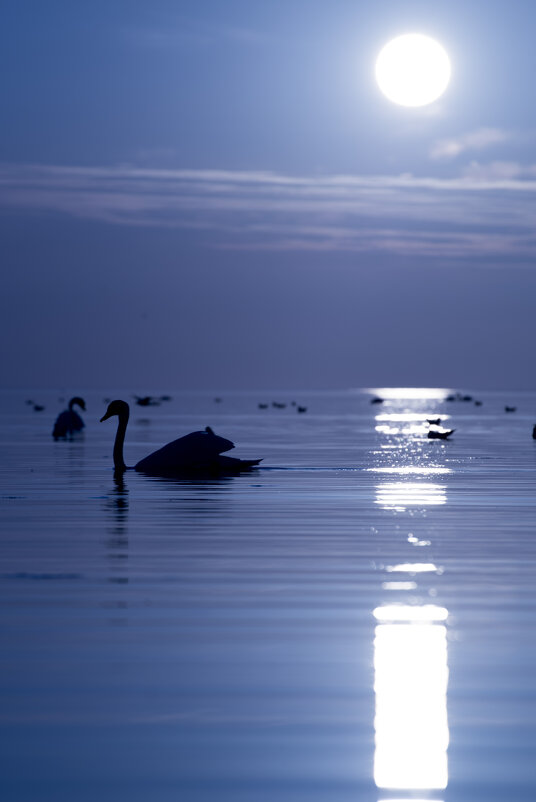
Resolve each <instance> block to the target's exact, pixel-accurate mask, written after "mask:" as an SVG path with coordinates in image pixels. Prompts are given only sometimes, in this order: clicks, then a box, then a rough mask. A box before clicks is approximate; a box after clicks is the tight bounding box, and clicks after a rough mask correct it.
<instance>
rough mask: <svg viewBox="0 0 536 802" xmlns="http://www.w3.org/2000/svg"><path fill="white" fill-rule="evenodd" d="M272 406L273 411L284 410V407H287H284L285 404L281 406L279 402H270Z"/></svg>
mask: <svg viewBox="0 0 536 802" xmlns="http://www.w3.org/2000/svg"><path fill="white" fill-rule="evenodd" d="M272 406H273V407H274V408H275V409H285V407H286V406H287V405H286V404H281V403H280V402H279V401H272Z"/></svg>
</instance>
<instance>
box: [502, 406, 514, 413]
mask: <svg viewBox="0 0 536 802" xmlns="http://www.w3.org/2000/svg"><path fill="white" fill-rule="evenodd" d="M516 409H517V407H505V408H504V411H505V412H515V411H516Z"/></svg>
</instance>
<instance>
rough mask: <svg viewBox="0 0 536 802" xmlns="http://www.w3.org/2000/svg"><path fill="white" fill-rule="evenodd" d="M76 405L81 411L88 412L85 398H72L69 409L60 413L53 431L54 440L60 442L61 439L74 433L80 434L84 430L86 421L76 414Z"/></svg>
mask: <svg viewBox="0 0 536 802" xmlns="http://www.w3.org/2000/svg"><path fill="white" fill-rule="evenodd" d="M75 404H76V406H78V407H80V409H83V410H84V412H85V411H86V402H85V401H84V399H83V398H79V397H78V396H75V397H74V398H71V400H70V401H69V409H66V410H64V412H60V414H59V415H58V417H57V418H56V423H55V424H54V429H53V430H52V437H53V438H54V440H58V439H59V438H60V437H67V436H68V435H70V434H73V433H74V432H80V431H81V430H82V429H83V428H84V426H85V423H84V421H83V420H82V418H81V417H80V415H79V414H78V412H75V411H74V409H73V407H74V406H75Z"/></svg>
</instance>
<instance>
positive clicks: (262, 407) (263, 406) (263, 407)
mask: <svg viewBox="0 0 536 802" xmlns="http://www.w3.org/2000/svg"><path fill="white" fill-rule="evenodd" d="M258 406H259V409H268V404H259V405H258Z"/></svg>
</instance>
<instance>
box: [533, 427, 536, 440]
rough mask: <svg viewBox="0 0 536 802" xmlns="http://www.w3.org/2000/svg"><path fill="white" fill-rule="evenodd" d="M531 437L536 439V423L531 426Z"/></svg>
mask: <svg viewBox="0 0 536 802" xmlns="http://www.w3.org/2000/svg"><path fill="white" fill-rule="evenodd" d="M532 439H533V440H536V424H535V425H534V426H533V427H532Z"/></svg>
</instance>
